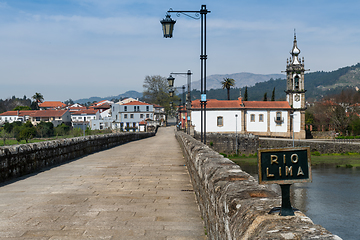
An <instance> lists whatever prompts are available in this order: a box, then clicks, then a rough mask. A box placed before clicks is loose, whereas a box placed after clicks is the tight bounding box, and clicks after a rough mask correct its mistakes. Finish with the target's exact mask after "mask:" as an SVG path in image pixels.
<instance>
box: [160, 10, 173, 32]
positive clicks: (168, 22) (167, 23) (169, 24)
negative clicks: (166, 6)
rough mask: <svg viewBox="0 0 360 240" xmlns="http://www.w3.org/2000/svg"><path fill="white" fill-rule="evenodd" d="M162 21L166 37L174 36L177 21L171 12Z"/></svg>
mask: <svg viewBox="0 0 360 240" xmlns="http://www.w3.org/2000/svg"><path fill="white" fill-rule="evenodd" d="M160 23H161V25H162V27H163V32H164V38H172V33H173V31H174V25H175V23H176V21H175V20H173V19H171V16H170V14H166V17H165V18H164V19H163V20H161V21H160Z"/></svg>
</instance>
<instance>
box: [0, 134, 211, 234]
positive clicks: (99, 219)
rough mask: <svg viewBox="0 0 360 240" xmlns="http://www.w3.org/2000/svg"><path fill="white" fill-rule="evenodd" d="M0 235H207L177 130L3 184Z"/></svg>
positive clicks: (0, 189) (0, 207) (0, 191)
mask: <svg viewBox="0 0 360 240" xmlns="http://www.w3.org/2000/svg"><path fill="white" fill-rule="evenodd" d="M0 239H21V240H22V239H45V240H54V239H62V240H63V239H72V240H73V239H75V240H76V239H96V240H98V239H126V240H129V239H130V240H131V239H156V240H158V239H167V240H168V239H203V240H204V239H206V235H205V229H204V223H203V221H202V219H201V214H200V211H199V208H198V205H197V204H196V200H195V194H194V191H193V187H192V185H191V182H190V177H189V174H188V171H187V167H186V165H185V159H184V158H183V155H182V151H181V149H180V147H179V145H178V143H177V141H176V139H175V136H174V130H173V128H160V129H159V131H158V133H157V135H156V136H155V137H151V138H146V139H142V140H138V141H133V142H129V143H126V144H123V145H120V146H117V147H113V148H111V149H108V150H105V151H102V152H97V153H94V154H90V155H87V156H85V157H82V158H79V159H77V160H76V161H72V162H69V163H67V164H63V165H61V166H56V167H53V168H48V169H46V170H44V171H42V172H38V173H36V174H33V175H27V176H26V177H24V178H20V179H17V180H16V181H13V182H6V183H5V184H3V186H1V187H0Z"/></svg>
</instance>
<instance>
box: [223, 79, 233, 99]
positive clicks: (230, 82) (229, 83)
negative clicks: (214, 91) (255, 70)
mask: <svg viewBox="0 0 360 240" xmlns="http://www.w3.org/2000/svg"><path fill="white" fill-rule="evenodd" d="M221 85H222V89H225V88H226V90H227V96H228V100H230V88H231V87H233V86H235V80H234V79H232V78H224V80H223V81H222V82H221Z"/></svg>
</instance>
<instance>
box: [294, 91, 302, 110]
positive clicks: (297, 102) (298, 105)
mask: <svg viewBox="0 0 360 240" xmlns="http://www.w3.org/2000/svg"><path fill="white" fill-rule="evenodd" d="M296 95H299V96H300V101H295V96H296ZM293 108H301V94H297V93H295V94H293Z"/></svg>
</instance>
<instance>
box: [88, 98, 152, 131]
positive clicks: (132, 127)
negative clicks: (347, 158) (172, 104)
mask: <svg viewBox="0 0 360 240" xmlns="http://www.w3.org/2000/svg"><path fill="white" fill-rule="evenodd" d="M154 116H155V114H154V106H153V105H152V104H148V103H144V102H140V101H132V102H128V103H125V104H122V105H120V104H117V103H116V104H112V106H111V108H110V109H109V116H107V117H101V116H100V117H99V118H97V119H96V120H91V123H90V125H91V129H106V128H111V129H114V130H121V131H139V129H140V126H141V128H142V126H143V125H144V123H145V122H151V121H153V120H154ZM142 129H143V128H142Z"/></svg>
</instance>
